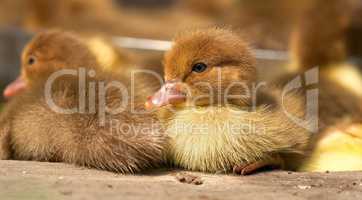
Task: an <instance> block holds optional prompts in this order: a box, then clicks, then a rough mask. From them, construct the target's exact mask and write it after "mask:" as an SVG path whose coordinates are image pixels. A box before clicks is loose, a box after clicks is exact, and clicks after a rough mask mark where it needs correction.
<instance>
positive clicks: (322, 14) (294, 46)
mask: <svg viewBox="0 0 362 200" xmlns="http://www.w3.org/2000/svg"><path fill="white" fill-rule="evenodd" d="M350 3H351V1H345V0H330V1H328V3H326V2H325V1H323V0H316V1H314V3H313V5H311V7H310V8H308V9H307V10H306V11H305V13H304V16H303V17H302V18H301V21H300V22H299V24H298V26H297V29H296V31H295V32H294V34H293V35H292V39H291V53H292V56H293V57H292V58H293V59H292V60H293V61H294V63H292V64H291V66H294V72H291V74H290V75H289V76H288V78H286V77H284V78H281V79H278V80H276V81H277V82H281V83H282V84H285V83H286V82H288V81H290V80H291V78H290V77H292V78H295V77H296V76H298V75H299V74H302V73H304V72H305V71H307V70H310V69H312V68H314V67H319V83H318V89H319V130H320V133H318V134H317V135H316V136H315V141H314V143H315V144H314V145H313V148H312V149H311V156H310V158H309V159H307V160H306V161H305V162H303V164H302V165H301V166H300V170H301V171H327V170H328V171H347V170H362V165H361V163H362V153H361V152H362V149H361V147H362V146H361V139H362V129H361V123H362V74H361V72H360V71H358V68H357V66H354V65H353V64H350V63H348V62H347V50H346V33H345V31H346V27H347V25H348V24H349V19H350V16H349V13H350V12H349V11H348V10H350V5H351V4H350ZM291 71H293V70H291Z"/></svg>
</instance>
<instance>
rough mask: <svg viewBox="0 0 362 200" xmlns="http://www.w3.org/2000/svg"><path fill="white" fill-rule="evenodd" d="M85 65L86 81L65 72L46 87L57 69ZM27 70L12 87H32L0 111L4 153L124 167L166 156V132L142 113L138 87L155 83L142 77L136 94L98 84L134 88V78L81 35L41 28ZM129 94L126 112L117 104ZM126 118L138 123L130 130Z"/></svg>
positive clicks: (26, 55) (130, 169)
mask: <svg viewBox="0 0 362 200" xmlns="http://www.w3.org/2000/svg"><path fill="white" fill-rule="evenodd" d="M80 67H85V68H83V69H85V70H86V71H85V73H87V74H85V76H86V77H85V80H84V84H82V83H81V82H80V79H81V75H79V77H78V76H75V75H74V74H72V75H70V74H67V75H63V76H60V77H58V78H56V79H54V81H53V83H52V84H51V88H50V89H49V88H48V89H49V90H46V88H47V87H46V84H47V83H49V79H50V78H51V76H53V75H54V73H55V72H59V70H61V69H67V70H73V71H74V72H75V73H80V70H81V69H80ZM21 77H22V78H21V79H19V80H18V82H17V83H15V84H14V90H17V89H19V88H22V87H24V86H25V87H26V90H25V91H23V92H22V93H20V94H18V95H16V96H14V98H12V99H11V100H10V102H9V103H8V105H6V107H5V110H4V111H3V112H2V113H1V116H0V127H1V129H0V159H17V160H36V161H54V162H65V163H71V164H77V165H80V166H86V167H94V168H97V169H104V170H110V171H115V172H122V173H135V172H140V171H142V170H145V169H148V168H150V167H155V166H158V165H159V164H161V163H162V162H163V160H164V152H165V149H166V146H167V136H165V135H163V134H162V131H161V129H156V128H153V127H154V125H155V124H157V118H156V116H155V115H154V114H152V113H145V112H143V113H141V114H140V113H139V112H142V111H144V106H143V104H144V99H140V98H139V97H138V92H139V93H147V92H148V93H150V92H151V91H153V90H148V89H149V88H150V87H152V83H144V84H143V83H142V81H139V82H137V83H136V84H137V86H136V88H135V90H134V91H135V93H136V94H133V96H132V97H131V96H130V95H128V96H124V94H123V92H124V91H121V90H119V88H114V87H112V86H111V87H109V88H108V89H107V90H106V91H104V90H102V88H101V86H100V84H103V83H104V85H105V86H108V84H109V83H113V82H114V81H119V82H120V83H121V84H124V85H125V87H126V88H127V91H128V92H129V89H130V88H129V87H130V84H129V81H130V80H128V79H126V78H123V77H122V76H118V75H117V76H116V77H115V76H112V73H109V72H107V71H106V70H103V68H102V67H100V66H99V64H98V63H97V60H96V58H95V57H94V55H93V54H92V53H91V52H90V51H89V49H88V48H87V46H86V44H85V43H84V42H83V41H82V40H81V39H79V38H77V36H74V35H72V34H70V33H64V32H57V31H55V32H46V33H41V34H39V35H37V36H35V38H34V39H33V40H32V41H31V42H30V43H29V44H28V45H27V47H26V48H25V49H24V52H23V56H22V75H21ZM22 81H23V82H25V83H21V82H22ZM15 86H17V87H15ZM98 86H99V87H98ZM102 91H103V92H104V95H103V97H102V95H99V94H102ZM15 93H16V91H15ZM128 94H131V93H128ZM49 99H51V100H52V101H51V102H53V104H49ZM82 99H83V100H84V102H83V103H82V101H81V100H82ZM127 101H128V102H129V103H128V104H127V105H126V107H124V111H123V112H117V113H114V112H113V111H115V110H116V109H119V107H120V105H123V104H122V103H124V102H127ZM132 106H133V107H134V108H133V110H131V107H132ZM55 108H56V109H55ZM74 109H75V110H74ZM108 109H109V110H108ZM59 110H60V111H63V112H60V111H59ZM64 110H65V111H64ZM110 110H111V111H112V112H109V111H110ZM137 111H138V112H137ZM64 112H65V113H64ZM152 123H153V124H152ZM124 125H126V126H127V127H132V128H130V129H128V130H124V129H123V127H124Z"/></svg>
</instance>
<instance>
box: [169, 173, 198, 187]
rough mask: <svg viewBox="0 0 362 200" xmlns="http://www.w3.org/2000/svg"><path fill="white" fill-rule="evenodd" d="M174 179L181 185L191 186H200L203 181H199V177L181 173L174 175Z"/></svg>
mask: <svg viewBox="0 0 362 200" xmlns="http://www.w3.org/2000/svg"><path fill="white" fill-rule="evenodd" d="M176 179H177V180H178V181H180V182H181V183H187V184H193V185H201V184H203V183H204V181H203V180H202V179H201V177H199V176H196V175H193V174H189V173H185V172H181V173H178V174H176Z"/></svg>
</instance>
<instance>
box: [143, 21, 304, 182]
mask: <svg viewBox="0 0 362 200" xmlns="http://www.w3.org/2000/svg"><path fill="white" fill-rule="evenodd" d="M254 62H255V61H254V57H253V56H252V54H251V53H250V50H249V48H248V46H247V44H246V42H244V41H243V40H242V39H241V38H239V36H237V34H235V33H233V32H232V31H231V30H227V29H222V28H210V29H206V30H196V31H189V32H186V33H184V34H181V35H180V36H178V37H176V39H175V40H174V45H173V47H172V49H171V50H170V51H169V52H168V53H166V54H165V58H164V72H165V77H164V78H165V81H166V82H165V84H164V85H163V86H162V88H161V89H160V90H159V91H158V92H157V93H155V94H154V95H153V96H152V97H150V98H149V100H148V101H147V102H146V107H147V108H149V109H152V108H153V109H155V108H156V109H157V108H159V109H157V110H159V117H160V118H161V120H162V121H163V122H164V125H165V131H166V133H167V134H168V135H169V136H170V138H171V139H170V140H171V141H170V145H169V150H168V154H169V160H170V161H171V162H172V164H175V165H176V166H179V167H182V168H185V169H188V170H196V171H202V172H220V171H225V172H229V171H233V172H235V173H237V174H242V175H246V174H250V173H253V172H255V171H257V170H258V169H260V168H263V167H266V166H272V167H281V166H283V156H286V155H288V154H299V153H303V151H304V148H305V147H306V146H307V144H308V141H309V136H310V135H309V132H308V131H307V130H305V129H304V128H302V127H300V126H298V125H296V124H295V123H294V122H293V121H292V120H290V119H288V117H287V116H286V115H285V113H284V111H283V109H282V108H281V107H282V103H281V101H280V99H279V98H280V95H281V93H280V91H278V90H270V91H265V92H261V94H260V96H261V97H263V98H258V99H257V103H255V104H254V103H253V100H252V99H253V98H252V97H250V96H248V95H246V94H248V92H250V91H249V90H248V89H249V88H250V87H252V85H253V84H255V81H256V68H255V63H254ZM283 104H284V107H285V108H288V109H287V110H288V111H289V112H290V113H292V114H295V115H297V116H302V115H303V114H304V112H303V103H302V102H300V101H299V100H298V98H295V97H294V94H293V95H286V96H285V97H284V102H283Z"/></svg>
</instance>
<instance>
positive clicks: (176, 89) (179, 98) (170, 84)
mask: <svg viewBox="0 0 362 200" xmlns="http://www.w3.org/2000/svg"><path fill="white" fill-rule="evenodd" d="M185 101H186V93H185V92H183V91H182V82H180V81H167V82H166V83H165V84H164V85H163V86H162V87H161V89H160V90H158V91H157V92H156V93H155V94H154V95H153V96H150V97H148V100H147V102H146V103H145V106H146V108H147V109H152V108H154V107H162V106H166V105H169V104H172V105H174V104H178V103H182V102H185Z"/></svg>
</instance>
